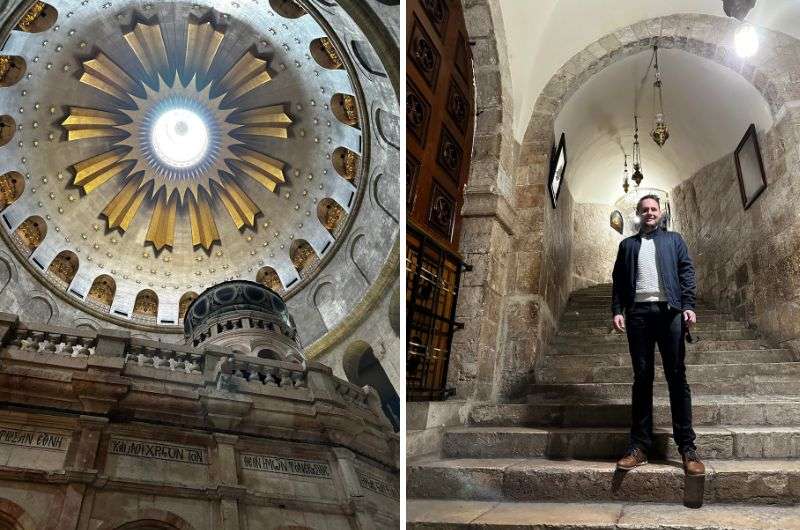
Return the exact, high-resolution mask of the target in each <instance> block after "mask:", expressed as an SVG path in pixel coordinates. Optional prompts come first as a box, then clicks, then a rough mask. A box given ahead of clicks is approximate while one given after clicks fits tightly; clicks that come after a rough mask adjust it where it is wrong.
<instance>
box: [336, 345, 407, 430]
mask: <svg viewBox="0 0 800 530" xmlns="http://www.w3.org/2000/svg"><path fill="white" fill-rule="evenodd" d="M342 364H343V365H344V366H343V368H344V373H345V375H346V376H347V380H348V381H350V382H351V383H353V384H354V385H357V386H364V385H369V386H371V387H372V388H374V389H375V390H376V391H377V392H378V395H379V396H380V398H381V409H383V414H384V415H385V416H386V417H387V418H388V419H389V421H390V422H391V424H392V427H393V428H394V431H395V432H399V431H400V396H398V395H397V392H396V391H395V389H394V386H392V382H391V381H390V380H389V376H387V375H386V371H384V369H383V366H381V363H380V362H379V361H378V359H377V358H376V357H375V354H374V353H373V352H372V347H371V346H370V345H369V344H367V343H366V342H363V341H356V342H354V343H353V344H351V345H350V346H348V347H347V350H345V353H344V359H343V360H342Z"/></svg>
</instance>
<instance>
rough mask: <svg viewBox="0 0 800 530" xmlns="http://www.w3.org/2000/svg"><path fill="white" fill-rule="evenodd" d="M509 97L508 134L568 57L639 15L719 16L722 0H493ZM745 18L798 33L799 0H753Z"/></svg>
mask: <svg viewBox="0 0 800 530" xmlns="http://www.w3.org/2000/svg"><path fill="white" fill-rule="evenodd" d="M499 4H500V7H501V11H502V15H503V24H504V26H505V30H506V38H507V47H508V55H509V62H510V68H511V78H512V89H513V98H514V135H515V137H516V138H517V139H518V140H521V139H522V138H523V137H524V134H525V130H526V129H527V127H528V122H529V121H530V116H531V113H532V112H533V106H534V104H535V103H536V98H537V97H538V95H539V93H540V92H541V90H542V88H543V87H544V86H545V85H546V84H547V82H548V80H549V79H550V78H551V77H552V76H553V74H554V73H555V72H556V71H558V69H559V68H560V67H561V66H562V65H563V64H564V63H565V62H567V61H568V60H569V59H570V57H572V56H573V55H574V54H576V53H578V52H580V51H581V50H583V49H584V48H585V47H587V46H588V45H589V44H591V43H592V42H594V41H596V40H598V39H600V38H601V37H603V36H605V35H607V34H609V33H611V32H613V31H615V30H617V29H619V28H622V27H625V26H629V25H631V24H635V23H636V22H639V21H641V20H647V19H650V18H654V17H660V16H666V15H671V14H675V13H703V14H709V15H716V16H725V14H724V12H723V10H722V0H499ZM747 21H748V22H750V23H752V24H755V25H758V26H763V27H767V28H770V29H774V30H777V31H782V32H784V33H787V34H789V35H792V36H795V37H798V38H800V1H798V0H758V1H757V3H756V6H755V8H754V9H753V10H752V11H751V12H750V14H749V15H748V17H747Z"/></svg>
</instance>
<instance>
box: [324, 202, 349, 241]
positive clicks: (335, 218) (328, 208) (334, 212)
mask: <svg viewBox="0 0 800 530" xmlns="http://www.w3.org/2000/svg"><path fill="white" fill-rule="evenodd" d="M317 218H318V219H319V222H320V223H322V226H324V227H325V230H327V231H328V232H330V233H331V235H333V236H336V235H337V234H338V233H339V230H338V228H339V227H340V226H344V223H345V221H346V220H347V212H346V211H345V210H344V208H342V207H341V205H340V204H339V203H338V202H336V201H334V200H333V199H331V198H330V197H326V198H324V199H322V200H321V201H319V203H317Z"/></svg>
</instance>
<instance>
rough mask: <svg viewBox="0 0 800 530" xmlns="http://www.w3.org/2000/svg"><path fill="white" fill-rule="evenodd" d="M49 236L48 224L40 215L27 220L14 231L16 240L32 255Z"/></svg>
mask: <svg viewBox="0 0 800 530" xmlns="http://www.w3.org/2000/svg"><path fill="white" fill-rule="evenodd" d="M46 236H47V223H45V221H44V219H42V218H41V217H39V216H38V215H34V216H31V217H28V218H27V219H25V220H24V221H23V222H22V224H21V225H19V228H17V229H16V231H14V240H15V241H16V243H17V245H19V247H20V248H22V249H23V250H25V251H27V253H28V254H29V255H30V253H32V252H33V251H34V250H36V247H38V246H39V245H41V243H42V241H44V238H45V237H46Z"/></svg>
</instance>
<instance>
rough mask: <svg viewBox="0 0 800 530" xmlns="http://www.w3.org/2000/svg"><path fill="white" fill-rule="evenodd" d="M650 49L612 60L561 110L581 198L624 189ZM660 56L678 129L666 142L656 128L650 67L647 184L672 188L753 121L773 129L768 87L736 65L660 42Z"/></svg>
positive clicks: (643, 123) (572, 179) (644, 103)
mask: <svg viewBox="0 0 800 530" xmlns="http://www.w3.org/2000/svg"><path fill="white" fill-rule="evenodd" d="M651 55H652V52H651V51H645V52H642V53H640V54H637V55H635V56H632V57H628V58H626V59H624V60H621V61H619V62H617V63H614V64H612V65H611V66H609V67H608V68H606V69H605V70H603V71H601V72H600V73H598V74H597V75H595V76H594V77H592V78H591V79H590V80H589V81H588V82H587V83H586V84H584V85H583V86H582V87H581V88H580V89H579V90H578V91H577V92H576V93H575V94H574V95H573V97H572V98H570V100H569V101H568V102H567V104H566V105H565V106H564V108H563V109H562V111H561V112H560V113H559V115H558V117H557V119H556V123H555V130H556V132H557V133H558V134H560V132H561V131H562V130H563V131H565V132H566V139H567V155H568V162H567V173H566V179H567V181H569V188H570V191H571V192H572V195H573V197H574V199H575V200H576V201H577V202H592V203H602V204H613V203H614V201H616V200H617V199H618V198H619V197H620V196H621V195H622V194H623V190H622V169H623V149H624V151H625V152H627V153H628V154H630V153H631V151H632V144H633V109H634V87H636V86H638V85H639V83H640V81H641V79H642V77H643V75H644V73H645V71H646V69H647V66H648V64H649V62H650V58H651ZM659 58H660V60H659V62H660V66H661V70H662V74H663V79H664V107H665V110H666V114H667V119H668V122H669V126H670V132H671V136H670V139H669V140H668V141H667V143H666V144H665V145H664V147H663V148H659V147H658V146H657V145H656V144H655V142H654V141H653V140H652V138H650V136H649V134H650V131H651V130H652V126H653V122H652V119H653V89H652V75H651V78H650V80H649V82H648V83H646V84H645V87H644V90H643V94H642V97H641V98H640V103H639V114H640V124H639V127H640V143H641V146H642V165H643V172H644V175H645V180H644V181H643V182H642V186H647V187H655V188H660V189H665V190H670V189H672V188H673V187H674V186H675V185H677V184H679V183H680V182H682V181H683V180H685V179H686V178H689V177H690V176H691V175H692V174H694V173H695V172H696V171H697V170H698V169H700V168H702V167H703V166H705V165H707V164H709V163H711V162H713V161H715V160H717V159H719V158H720V157H722V156H724V155H726V154H729V153H730V152H732V151H733V150H734V149H735V148H736V145H737V144H738V143H739V140H740V139H741V137H742V136H743V135H744V132H745V130H746V129H747V127H748V126H749V124H750V123H755V124H756V127H757V129H758V131H765V130H767V129H769V128H770V127H771V125H772V117H771V115H770V112H769V107H768V106H767V103H766V101H765V100H764V99H763V98H762V96H761V94H760V93H759V92H758V91H757V90H756V89H755V88H754V87H753V86H752V85H751V84H750V83H748V82H747V81H745V80H744V79H743V78H742V77H741V76H740V75H739V74H737V73H735V72H733V71H732V70H730V69H728V68H725V67H723V66H720V65H718V64H716V63H713V62H711V61H709V60H706V59H703V58H700V57H697V56H695V55H692V54H690V53H687V52H684V51H681V50H674V49H662V50H659ZM631 173H632V170H631ZM631 184H632V183H631Z"/></svg>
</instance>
